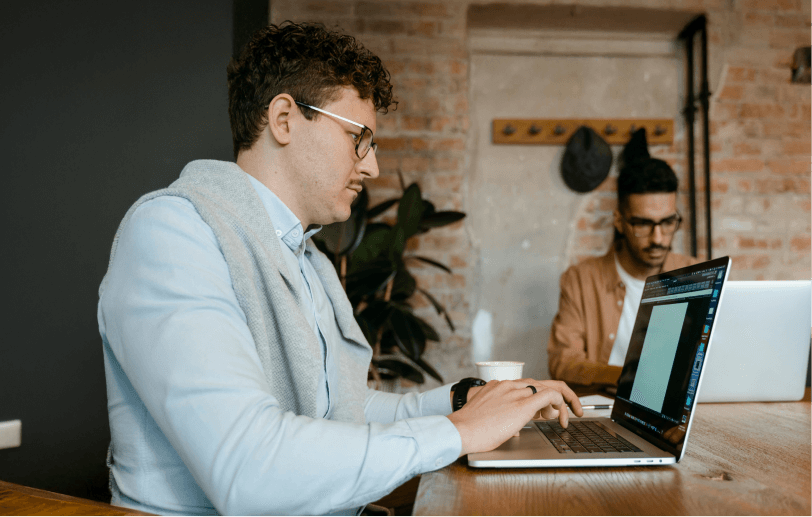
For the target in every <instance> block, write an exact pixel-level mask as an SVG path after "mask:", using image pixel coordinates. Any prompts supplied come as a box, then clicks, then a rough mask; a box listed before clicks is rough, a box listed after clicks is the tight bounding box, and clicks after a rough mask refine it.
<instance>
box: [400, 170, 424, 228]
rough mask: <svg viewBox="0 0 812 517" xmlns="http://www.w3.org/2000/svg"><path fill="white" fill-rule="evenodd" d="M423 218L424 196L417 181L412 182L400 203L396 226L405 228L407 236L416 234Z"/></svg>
mask: <svg viewBox="0 0 812 517" xmlns="http://www.w3.org/2000/svg"><path fill="white" fill-rule="evenodd" d="M422 219H423V198H422V197H421V194H420V187H419V186H418V185H417V183H412V184H411V185H409V187H408V188H407V189H406V192H404V193H403V197H402V198H400V204H399V205H398V222H397V224H396V225H395V226H400V227H401V228H403V231H404V234H405V237H406V238H409V237H411V236H412V235H415V234H416V233H417V232H418V231H419V230H420V223H421V220H422Z"/></svg>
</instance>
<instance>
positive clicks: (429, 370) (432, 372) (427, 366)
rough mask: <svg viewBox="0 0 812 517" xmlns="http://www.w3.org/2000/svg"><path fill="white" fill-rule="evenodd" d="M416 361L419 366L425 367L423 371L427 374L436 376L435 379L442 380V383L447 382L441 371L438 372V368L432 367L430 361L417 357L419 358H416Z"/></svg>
mask: <svg viewBox="0 0 812 517" xmlns="http://www.w3.org/2000/svg"><path fill="white" fill-rule="evenodd" d="M414 362H415V364H416V365H417V366H419V367H420V368H423V371H425V372H426V373H427V374H429V375H431V376H432V377H434V378H435V379H437V380H438V381H440V383H444V382H445V381H444V380H443V377H442V376H441V375H440V374H439V373H437V370H435V369H434V368H432V367H431V365H430V364H429V363H427V362H426V361H424V360H423V358H417V359H415V361H414Z"/></svg>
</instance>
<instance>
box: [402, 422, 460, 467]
mask: <svg viewBox="0 0 812 517" xmlns="http://www.w3.org/2000/svg"><path fill="white" fill-rule="evenodd" d="M405 422H407V423H408V424H409V428H410V429H411V430H412V432H413V433H414V434H413V436H414V439H415V441H416V442H417V450H418V454H419V455H420V467H419V469H420V471H419V472H416V473H415V474H422V473H424V472H430V471H432V470H437V469H439V468H443V467H445V466H446V465H450V464H451V463H453V462H454V461H456V459H457V458H459V456H460V452H461V451H462V439H461V438H460V433H459V431H457V427H456V426H455V425H454V424H452V423H451V420H449V419H448V418H446V417H444V416H426V417H421V418H410V419H408V420H405Z"/></svg>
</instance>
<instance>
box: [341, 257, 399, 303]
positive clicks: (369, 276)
mask: <svg viewBox="0 0 812 517" xmlns="http://www.w3.org/2000/svg"><path fill="white" fill-rule="evenodd" d="M396 273H397V270H393V268H392V263H391V262H389V261H388V260H386V259H382V260H376V261H375V262H374V263H372V264H369V265H368V267H367V268H366V269H363V270H361V271H358V272H356V273H353V274H351V275H347V297H348V298H350V299H351V300H352V299H354V298H360V297H364V296H369V295H373V294H375V293H376V292H378V291H380V290H381V289H383V288H384V287H386V284H387V283H388V282H389V279H390V278H393V277H394V276H395V274H396Z"/></svg>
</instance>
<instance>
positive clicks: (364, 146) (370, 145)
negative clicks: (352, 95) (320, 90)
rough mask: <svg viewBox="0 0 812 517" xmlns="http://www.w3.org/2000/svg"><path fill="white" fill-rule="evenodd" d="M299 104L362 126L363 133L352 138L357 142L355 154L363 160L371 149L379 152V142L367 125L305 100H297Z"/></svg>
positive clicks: (353, 134)
mask: <svg viewBox="0 0 812 517" xmlns="http://www.w3.org/2000/svg"><path fill="white" fill-rule="evenodd" d="M296 104H298V105H299V106H304V107H305V108H310V109H312V110H316V111H318V112H319V113H324V114H325V115H330V116H331V117H335V118H337V119H340V120H343V121H344V122H349V123H350V124H352V125H354V126H358V127H360V128H361V134H360V135H356V134H355V133H351V134H352V139H353V141H354V142H355V155H356V156H357V157H358V159H359V160H363V159H364V157H365V156H366V155H367V154H368V153H369V150H370V149H372V150H373V151H375V153H376V154H377V153H378V144H376V143H375V142H373V141H372V130H371V129H369V128H368V127H366V126H365V125H363V124H359V123H358V122H353V121H352V120H350V119H346V118H344V117H342V116H340V115H336V114H335V113H330V112H329V111H324V110H323V109H321V108H317V107H315V106H310V105H308V104H305V103H303V102H296Z"/></svg>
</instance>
